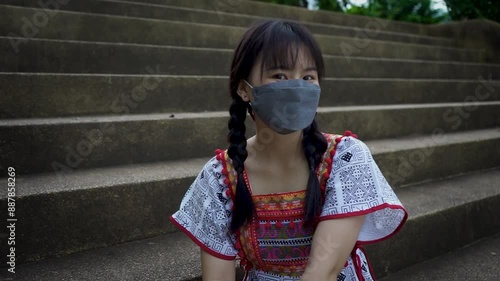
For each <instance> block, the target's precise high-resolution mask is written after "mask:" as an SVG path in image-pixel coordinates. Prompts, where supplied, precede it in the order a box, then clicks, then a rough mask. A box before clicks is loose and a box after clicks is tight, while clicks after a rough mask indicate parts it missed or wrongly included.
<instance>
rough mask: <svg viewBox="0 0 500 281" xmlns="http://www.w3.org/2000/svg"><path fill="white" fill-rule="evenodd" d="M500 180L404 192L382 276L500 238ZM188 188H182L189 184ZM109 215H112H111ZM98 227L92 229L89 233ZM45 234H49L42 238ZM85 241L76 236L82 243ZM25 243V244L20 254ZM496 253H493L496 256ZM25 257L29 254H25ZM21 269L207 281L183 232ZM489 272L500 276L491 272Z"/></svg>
mask: <svg viewBox="0 0 500 281" xmlns="http://www.w3.org/2000/svg"><path fill="white" fill-rule="evenodd" d="M156 175H157V174H156ZM105 180H109V179H108V178H106V179H105ZM499 181H500V169H499V168H496V169H492V170H488V171H481V172H477V173H469V174H466V175H461V176H457V177H452V178H447V179H443V180H441V181H436V182H432V183H425V184H419V185H414V186H409V187H406V188H404V189H398V190H397V191H396V192H397V195H398V197H399V198H400V199H401V201H402V203H403V205H404V206H405V207H406V209H407V210H408V212H409V214H410V216H409V218H408V221H407V223H406V224H405V226H404V227H403V229H402V230H401V232H400V233H398V234H397V235H396V236H394V237H392V238H391V239H390V240H387V241H386V242H381V243H378V244H374V245H370V246H369V247H368V246H367V247H366V249H367V252H368V256H369V259H370V261H371V263H372V266H373V267H374V269H375V274H376V276H377V277H379V278H380V277H383V276H385V275H387V274H391V273H394V272H396V271H398V270H401V269H403V268H406V267H409V266H411V265H414V264H417V263H419V262H421V261H422V260H425V259H429V258H432V257H436V256H439V255H441V254H444V253H446V252H448V251H450V250H453V249H457V248H460V247H462V246H464V245H467V244H469V243H471V242H473V241H475V240H478V239H480V238H482V237H488V236H491V235H494V234H496V233H499V232H500V222H499V221H498V219H497V218H496V216H494V215H492V214H498V213H499V212H500V189H499V188H498V182H499ZM187 182H188V181H186V182H185V183H183V184H182V185H181V186H185V184H186V183H187ZM159 189H160V188H158V189H157V190H159ZM20 190H23V189H20ZM165 200H166V201H170V200H171V197H170V196H168V195H167V194H163V195H162V196H160V197H156V200H154V201H153V202H158V203H160V201H162V202H161V206H160V205H158V206H156V205H155V204H154V203H153V204H151V203H149V204H147V205H140V206H143V207H144V208H135V209H136V210H139V211H141V210H143V209H145V208H146V207H148V208H151V210H158V209H161V214H160V218H161V220H162V222H163V223H166V222H167V221H168V216H170V215H171V212H170V211H171V210H169V211H168V212H166V211H165V210H164V209H163V207H164V206H165V205H167V204H165V203H164V201H165ZM54 202H56V203H57V202H60V201H59V200H55V201H54ZM179 202H180V200H178V201H176V203H173V204H174V205H176V204H177V205H178V204H179ZM175 207H178V206H175ZM87 210H91V208H89V209H87ZM116 210H118V211H119V210H120V209H119V208H117V209H116ZM110 213H111V212H110ZM104 215H106V216H108V215H109V213H104ZM141 225H143V222H141V223H139V224H136V226H141ZM63 226H64V224H63ZM94 228H95V227H88V228H86V230H88V229H94ZM18 231H19V232H18V233H28V232H24V230H18ZM436 233H439V235H436ZM46 235H47V234H46V233H45V235H43V236H42V237H45V236H46ZM82 238H83V237H82ZM82 238H80V237H79V236H78V237H74V239H75V241H78V239H82ZM84 239H89V238H88V237H86V238H84ZM496 244H498V243H496ZM496 244H495V245H496ZM2 245H4V244H2ZM22 245H23V244H20V246H19V248H21V247H22ZM497 248H498V247H495V248H493V249H490V250H491V251H497ZM486 249H487V248H485V250H486ZM19 252H20V253H24V252H22V251H21V249H19ZM66 254H68V253H66ZM2 258H4V257H2ZM2 265H5V263H2ZM17 266H18V268H17V269H18V272H17V273H16V275H15V280H17V281H25V280H26V281H28V280H29V281H31V280H37V281H45V280H47V281H48V280H50V281H52V280H82V281H83V280H93V281H94V280H96V281H100V280H139V279H140V280H193V281H194V280H197V281H199V280H201V265H200V252H199V247H198V246H197V245H196V244H194V243H193V242H192V241H191V240H190V239H189V238H188V237H187V236H186V235H185V234H183V233H180V232H174V233H168V234H161V235H158V236H157V237H154V238H148V239H142V240H137V241H133V242H127V243H122V244H120V245H114V246H110V247H105V246H102V247H100V248H98V249H93V250H87V251H82V252H79V253H75V254H71V255H64V256H61V257H58V258H50V259H45V260H41V261H37V262H31V263H24V264H20V265H19V264H18V265H17ZM469 266H470V264H467V265H465V266H464V268H465V270H464V272H466V271H467V272H470V271H471V270H472V269H471V268H469ZM454 270H461V269H458V268H457V269H454ZM435 271H436V270H434V272H435ZM5 272H6V271H5V269H4V270H2V274H3V275H2V277H3V276H5V277H7V276H8V275H7V274H6V273H5ZM489 272H497V271H495V270H494V269H493V268H490V271H489ZM493 274H494V273H493ZM421 276H422V275H421ZM426 276H428V275H426ZM462 276H463V275H462ZM483 276H488V275H486V274H484V275H483ZM242 277H243V275H242V272H241V271H240V270H238V271H237V279H236V280H242ZM404 278H407V279H404ZM408 278H411V276H403V277H402V278H400V279H390V280H403V281H404V280H429V279H426V278H423V279H408ZM432 280H461V279H432ZM481 280H496V279H481ZM384 281H385V280H384Z"/></svg>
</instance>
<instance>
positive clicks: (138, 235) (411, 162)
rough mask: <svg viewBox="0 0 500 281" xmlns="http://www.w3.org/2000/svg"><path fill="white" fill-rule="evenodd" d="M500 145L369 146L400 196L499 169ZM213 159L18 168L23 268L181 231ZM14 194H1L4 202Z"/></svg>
mask: <svg viewBox="0 0 500 281" xmlns="http://www.w3.org/2000/svg"><path fill="white" fill-rule="evenodd" d="M499 142H500V131H499V130H498V129H488V130H476V131H466V132H458V133H457V132H455V133H449V134H445V135H442V136H437V135H435V136H432V135H427V136H415V137H401V138H397V139H384V140H368V141H365V143H366V144H367V145H368V147H369V148H370V150H371V151H372V154H373V156H374V159H375V160H376V161H377V164H378V165H379V167H380V169H381V171H382V172H383V173H384V175H385V177H386V179H387V180H388V182H389V183H390V184H391V186H393V188H394V189H396V190H398V191H399V190H400V189H405V188H407V187H408V185H410V184H415V183H419V182H422V181H431V180H436V179H439V178H443V177H446V176H451V175H456V174H462V173H468V172H471V171H478V170H484V169H491V168H494V167H498V166H500V146H499V145H498V144H499ZM219 147H221V148H222V146H219ZM169 148H170V147H169ZM212 148H217V146H212ZM172 149H175V148H172ZM212 156H213V153H212ZM210 157H211V156H210ZM210 157H203V158H192V159H185V160H180V161H165V162H156V163H144V164H135V165H134V164H128V165H119V166H111V167H105V168H98V169H85V170H77V169H75V170H71V169H68V170H64V171H59V172H55V171H53V172H49V173H42V174H33V175H28V174H25V173H23V172H21V170H20V168H19V167H20V166H19V165H14V164H13V165H11V166H14V167H15V168H16V170H17V174H18V177H17V178H16V186H17V194H16V206H17V208H16V217H18V218H22V219H23V223H22V224H20V225H19V226H18V227H16V231H17V233H23V234H24V235H23V236H16V240H17V241H16V243H17V245H19V246H18V253H21V255H20V256H19V257H18V258H19V262H21V261H22V262H24V261H32V260H38V259H42V258H46V257H50V256H54V255H60V254H68V253H73V252H78V251H82V250H86V249H92V248H96V247H103V246H107V245H113V244H117V243H122V242H125V241H132V240H136V239H142V238H146V237H151V236H155V235H158V234H160V233H166V232H172V231H176V230H177V229H176V228H175V227H174V226H173V225H171V224H170V223H169V222H167V220H165V214H171V213H173V212H175V210H176V208H177V207H178V202H180V201H181V199H182V197H183V195H184V194H185V192H186V190H187V188H188V187H189V186H190V184H191V183H192V181H193V180H194V178H195V176H196V175H197V173H198V172H199V171H200V169H201V168H202V167H203V164H205V163H206V161H207V160H208V158H210ZM51 159H55V158H51ZM443 159H446V160H445V161H443ZM1 163H9V162H4V161H2V162H1ZM2 169H6V167H2ZM6 191H7V190H6V189H4V190H3V191H0V192H1V193H0V198H1V201H2V202H3V204H6V202H5V200H6ZM422 194H423V195H425V194H429V193H426V192H423V193H422ZM413 196H415V197H416V198H418V196H417V195H416V194H415V195H413ZM450 203H453V201H450ZM138 206H141V207H140V208H138ZM2 214H3V216H5V215H6V213H5V212H4V213H2ZM6 245H7V244H6V243H3V244H2V246H1V247H4V246H6ZM2 258H5V257H2ZM2 264H5V263H3V262H2Z"/></svg>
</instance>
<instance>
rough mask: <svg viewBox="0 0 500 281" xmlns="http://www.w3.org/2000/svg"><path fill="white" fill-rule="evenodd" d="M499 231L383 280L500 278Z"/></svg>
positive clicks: (490, 280)
mask: <svg viewBox="0 0 500 281" xmlns="http://www.w3.org/2000/svg"><path fill="white" fill-rule="evenodd" d="M499 264H500V235H499V234H496V235H494V236H492V237H487V238H483V239H480V240H478V241H476V242H473V243H471V244H469V245H467V246H465V247H463V248H460V249H457V250H454V251H451V252H449V253H446V254H444V255H441V256H438V257H436V258H433V259H430V260H427V261H424V262H422V263H419V264H416V265H413V266H411V267H409V268H405V269H403V270H401V271H398V272H396V273H395V274H391V275H389V276H387V277H385V278H382V279H380V281H422V280H434V281H455V280H481V281H498V280H500V271H499V270H498V265H499Z"/></svg>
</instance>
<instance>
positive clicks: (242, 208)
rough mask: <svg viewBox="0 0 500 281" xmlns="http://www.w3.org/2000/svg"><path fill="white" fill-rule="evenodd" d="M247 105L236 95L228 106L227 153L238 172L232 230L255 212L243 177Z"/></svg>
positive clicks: (245, 153)
mask: <svg viewBox="0 0 500 281" xmlns="http://www.w3.org/2000/svg"><path fill="white" fill-rule="evenodd" d="M247 107H248V105H247V103H245V102H244V101H243V100H242V99H241V98H240V97H239V96H238V97H235V98H233V102H232V103H231V106H230V108H229V113H230V115H231V117H230V118H229V122H228V128H229V134H228V137H227V139H228V142H229V148H228V150H227V153H228V156H229V158H231V159H232V161H233V167H234V169H235V170H236V172H237V173H238V178H237V181H236V182H237V184H236V194H235V200H234V202H233V204H234V209H233V213H232V215H233V218H232V220H231V230H232V231H233V232H234V231H236V230H237V229H239V228H240V227H241V226H242V225H243V224H244V223H245V222H246V221H250V220H251V218H252V215H254V214H256V210H255V206H254V204H253V200H252V196H251V195H250V192H249V191H248V188H247V186H246V184H245V180H244V178H243V169H244V163H245V160H246V159H247V156H248V152H247V140H246V137H245V131H246V127H245V118H246V114H247Z"/></svg>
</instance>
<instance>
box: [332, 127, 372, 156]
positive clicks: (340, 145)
mask: <svg viewBox="0 0 500 281" xmlns="http://www.w3.org/2000/svg"><path fill="white" fill-rule="evenodd" d="M322 134H323V136H325V138H326V140H327V143H328V146H327V149H326V151H325V155H324V158H325V159H326V158H333V159H335V158H338V157H340V156H341V155H342V154H343V153H344V152H346V151H349V150H352V149H355V150H356V151H363V152H366V151H368V152H370V149H369V148H368V146H367V145H366V144H365V143H364V142H363V141H362V140H360V139H358V136H357V135H356V134H354V133H352V132H351V131H350V130H346V131H345V132H344V133H343V134H338V133H325V132H323V133H322ZM350 154H352V153H349V154H347V156H346V157H348V158H349V157H350V156H349V155H350Z"/></svg>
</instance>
